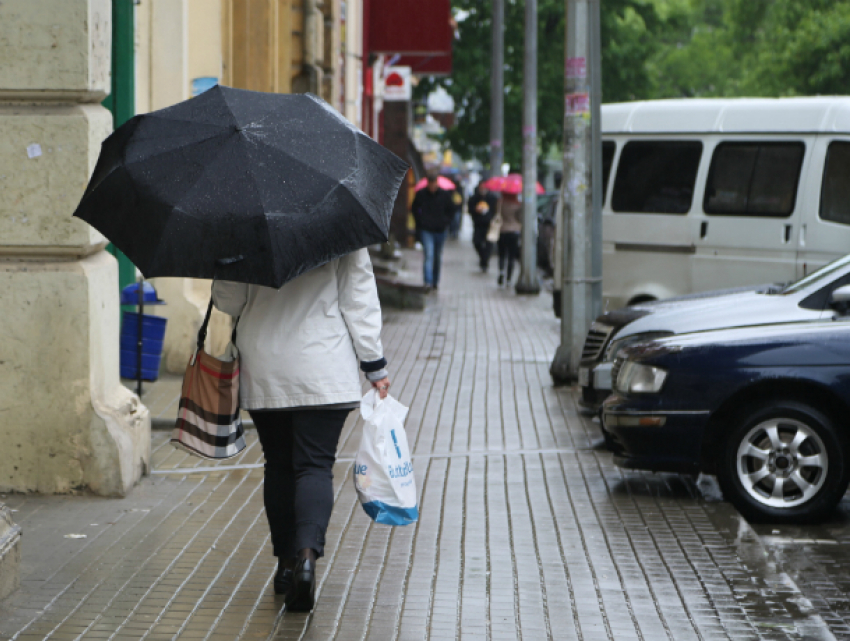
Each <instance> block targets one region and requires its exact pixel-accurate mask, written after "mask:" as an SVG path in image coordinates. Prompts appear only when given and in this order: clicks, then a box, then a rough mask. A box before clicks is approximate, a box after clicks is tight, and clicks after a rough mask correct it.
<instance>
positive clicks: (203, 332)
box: [195, 279, 242, 354]
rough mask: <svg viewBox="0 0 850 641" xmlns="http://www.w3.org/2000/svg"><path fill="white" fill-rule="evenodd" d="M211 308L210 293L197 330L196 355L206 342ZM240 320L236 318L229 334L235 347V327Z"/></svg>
mask: <svg viewBox="0 0 850 641" xmlns="http://www.w3.org/2000/svg"><path fill="white" fill-rule="evenodd" d="M213 286H215V279H213ZM212 308H213V298H212V293H210V304H209V305H207V313H206V315H205V316H204V322H203V323H201V329H199V330H198V346H197V350H196V351H195V353H196V354H197V353H198V352H200V351H201V350H202V349H204V343H206V342H207V328H208V327H209V324H210V316H212ZM240 318H242V316H241V315H239V316H237V317H236V321H235V322H234V323H233V331H232V332H231V333H230V342H231V343H233V344H234V345H236V327H237V326H238V325H239V319H240Z"/></svg>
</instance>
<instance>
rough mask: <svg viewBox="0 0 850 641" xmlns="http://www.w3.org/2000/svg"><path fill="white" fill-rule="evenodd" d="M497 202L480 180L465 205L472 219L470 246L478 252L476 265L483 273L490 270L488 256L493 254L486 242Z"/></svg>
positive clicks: (495, 197)
mask: <svg viewBox="0 0 850 641" xmlns="http://www.w3.org/2000/svg"><path fill="white" fill-rule="evenodd" d="M497 202H498V197H497V196H496V195H495V194H494V193H493V192H491V191H490V190H489V189H487V187H486V186H485V185H484V181H483V180H482V181H481V182H479V183H478V186H477V187H475V193H474V194H473V195H472V196H471V197H470V199H469V202H468V204H467V211H469V215H470V217H471V218H472V229H473V231H472V245H473V247H475V251H476V252H478V265H479V267H481V271H482V272H484V273H486V272H487V270H488V269H489V268H490V255H491V254H492V253H493V243H491V242H490V241H489V240H487V232H488V231H489V229H490V223H491V222H493V217H494V216H495V215H496V203H497Z"/></svg>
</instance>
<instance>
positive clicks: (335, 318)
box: [213, 249, 386, 410]
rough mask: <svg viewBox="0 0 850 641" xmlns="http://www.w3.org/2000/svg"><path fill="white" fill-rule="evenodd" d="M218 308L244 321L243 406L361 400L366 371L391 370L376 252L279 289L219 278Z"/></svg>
mask: <svg viewBox="0 0 850 641" xmlns="http://www.w3.org/2000/svg"><path fill="white" fill-rule="evenodd" d="M213 302H214V304H215V306H216V307H218V308H219V309H220V310H221V311H223V312H225V313H226V314H230V315H231V316H234V317H235V316H240V319H239V324H238V327H237V336H236V346H237V347H238V348H239V353H240V357H241V365H240V369H241V373H240V381H239V385H240V389H239V397H240V403H241V406H242V408H243V409H248V410H255V409H275V408H287V407H302V406H310V405H331V404H335V403H358V402H359V401H360V397H361V396H362V395H363V393H362V384H361V379H360V372H359V369H360V368H359V367H358V360H359V361H360V364H361V366H362V367H363V369H364V371H376V370H381V369H383V367H384V366H385V365H386V361H385V360H384V355H383V347H382V345H381V306H380V303H379V302H378V290H377V287H376V285H375V276H374V274H373V272H372V263H371V261H370V260H369V252H368V251H367V250H366V249H361V250H359V251H356V252H354V253H352V254H348V255H347V256H343V257H342V258H339V259H337V260H334V261H331V262H330V263H327V264H326V265H323V266H322V267H317V268H316V269H313V270H311V271H309V272H307V273H306V274H302V275H301V276H299V277H298V278H295V279H294V280H291V281H289V282H288V283H286V284H285V285H284V286H283V287H281V288H280V289H272V288H269V287H261V286H259V285H246V284H245V283H234V282H228V281H216V282H215V284H214V286H213Z"/></svg>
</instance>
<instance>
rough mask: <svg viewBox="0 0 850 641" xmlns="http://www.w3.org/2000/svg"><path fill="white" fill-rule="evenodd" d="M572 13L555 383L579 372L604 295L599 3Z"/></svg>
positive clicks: (581, 1)
mask: <svg viewBox="0 0 850 641" xmlns="http://www.w3.org/2000/svg"><path fill="white" fill-rule="evenodd" d="M566 10H567V14H566V15H567V28H566V34H565V37H566V60H565V69H564V71H565V84H564V88H565V92H564V93H565V105H566V109H565V113H564V178H563V181H562V183H561V194H560V198H561V199H562V201H563V223H564V224H563V243H562V244H563V251H562V255H561V259H562V260H563V267H562V278H563V282H562V286H561V344H560V346H559V347H558V351H557V352H556V354H555V358H554V360H553V361H552V365H551V367H550V369H549V371H550V373H551V375H552V378H553V379H554V380H555V382H568V381H571V380H573V379H574V378H575V376H576V374H577V373H578V367H579V363H580V361H581V351H582V346H583V342H584V337H585V335H586V334H587V331H588V329H589V327H590V323H591V320H592V319H593V318H594V317H595V315H597V314H598V313H599V311H600V307H601V293H602V226H601V203H602V199H601V197H602V160H601V153H600V152H601V140H600V128H599V124H600V122H599V121H600V111H599V103H600V98H601V71H600V52H601V46H600V36H599V27H600V19H599V0H566Z"/></svg>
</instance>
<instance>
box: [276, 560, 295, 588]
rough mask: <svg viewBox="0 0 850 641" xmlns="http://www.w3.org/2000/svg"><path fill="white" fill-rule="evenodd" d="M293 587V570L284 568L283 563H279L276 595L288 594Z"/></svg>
mask: <svg viewBox="0 0 850 641" xmlns="http://www.w3.org/2000/svg"><path fill="white" fill-rule="evenodd" d="M291 585H292V568H287V567H284V565H283V562H282V561H278V562H277V573H276V574H275V575H274V593H275V594H286V593H287V592H288V591H289V587H290V586H291Z"/></svg>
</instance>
